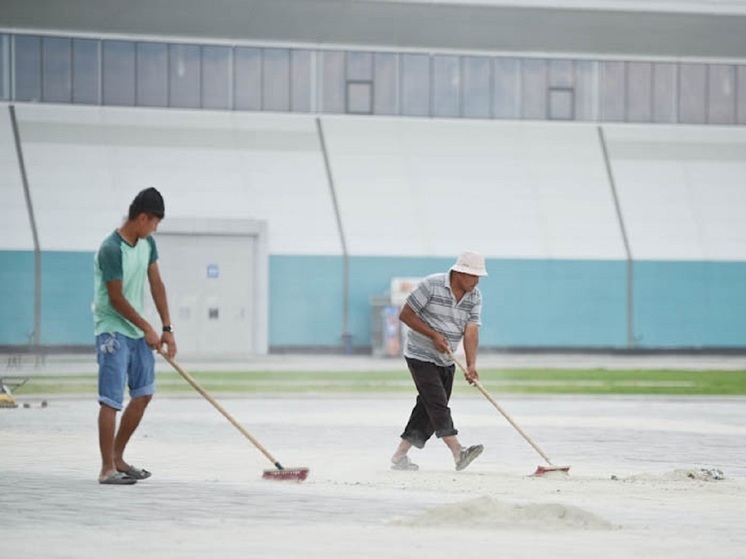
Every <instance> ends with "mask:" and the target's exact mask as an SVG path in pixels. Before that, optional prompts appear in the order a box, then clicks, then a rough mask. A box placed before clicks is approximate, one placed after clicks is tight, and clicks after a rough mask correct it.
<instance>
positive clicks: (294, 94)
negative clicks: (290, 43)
mask: <svg viewBox="0 0 746 559" xmlns="http://www.w3.org/2000/svg"><path fill="white" fill-rule="evenodd" d="M312 64H313V52H311V51H310V50H294V51H292V52H291V53H290V72H291V75H290V88H291V92H290V93H291V95H290V110H292V111H293V112H300V113H310V112H311V92H312V88H313V82H312V81H311V75H312V74H311V65H312Z"/></svg>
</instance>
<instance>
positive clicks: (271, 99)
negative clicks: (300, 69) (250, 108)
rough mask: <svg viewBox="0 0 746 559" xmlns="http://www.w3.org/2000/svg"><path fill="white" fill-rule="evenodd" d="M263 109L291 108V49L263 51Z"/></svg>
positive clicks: (287, 109)
mask: <svg viewBox="0 0 746 559" xmlns="http://www.w3.org/2000/svg"><path fill="white" fill-rule="evenodd" d="M262 110H264V111H289V110H290V51H289V50H288V49H264V50H263V51H262Z"/></svg>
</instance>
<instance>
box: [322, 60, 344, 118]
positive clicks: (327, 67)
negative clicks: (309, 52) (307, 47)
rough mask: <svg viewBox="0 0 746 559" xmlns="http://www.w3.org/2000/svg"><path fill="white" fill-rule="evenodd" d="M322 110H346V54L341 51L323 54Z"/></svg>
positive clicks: (326, 111)
mask: <svg viewBox="0 0 746 559" xmlns="http://www.w3.org/2000/svg"><path fill="white" fill-rule="evenodd" d="M321 64H322V70H321V82H322V84H321V86H322V96H321V110H322V111H323V112H325V113H343V112H344V111H345V93H346V88H345V81H346V80H345V55H344V53H343V52H339V51H325V52H323V53H322V54H321Z"/></svg>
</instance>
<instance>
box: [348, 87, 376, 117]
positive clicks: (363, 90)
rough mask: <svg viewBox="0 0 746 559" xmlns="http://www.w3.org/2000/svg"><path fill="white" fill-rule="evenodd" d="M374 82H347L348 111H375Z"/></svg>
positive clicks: (364, 112)
mask: <svg viewBox="0 0 746 559" xmlns="http://www.w3.org/2000/svg"><path fill="white" fill-rule="evenodd" d="M372 86H373V84H371V82H357V81H348V82H347V112H348V113H354V114H371V113H372V112H373V87H372Z"/></svg>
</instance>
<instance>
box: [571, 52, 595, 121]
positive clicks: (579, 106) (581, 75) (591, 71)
mask: <svg viewBox="0 0 746 559" xmlns="http://www.w3.org/2000/svg"><path fill="white" fill-rule="evenodd" d="M574 83H575V119H576V120H598V62H595V61H592V60H578V61H576V62H575V81H574Z"/></svg>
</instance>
